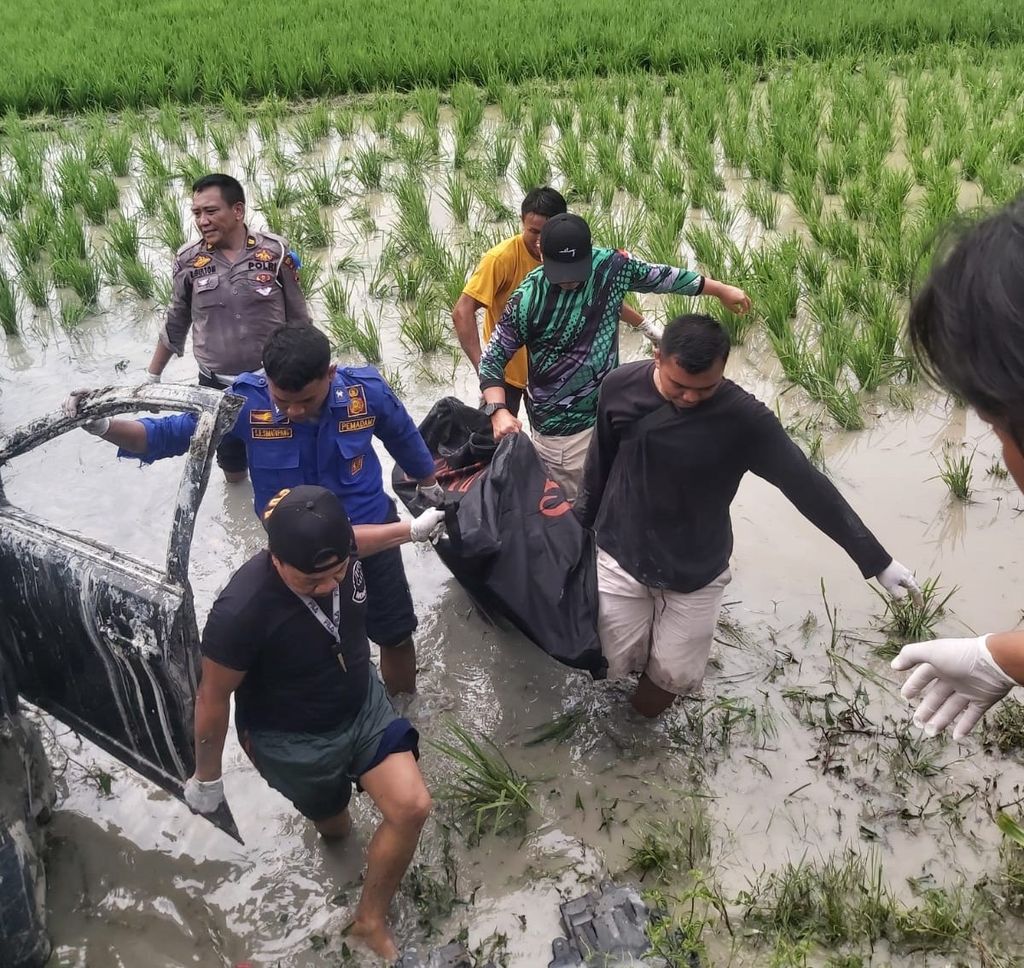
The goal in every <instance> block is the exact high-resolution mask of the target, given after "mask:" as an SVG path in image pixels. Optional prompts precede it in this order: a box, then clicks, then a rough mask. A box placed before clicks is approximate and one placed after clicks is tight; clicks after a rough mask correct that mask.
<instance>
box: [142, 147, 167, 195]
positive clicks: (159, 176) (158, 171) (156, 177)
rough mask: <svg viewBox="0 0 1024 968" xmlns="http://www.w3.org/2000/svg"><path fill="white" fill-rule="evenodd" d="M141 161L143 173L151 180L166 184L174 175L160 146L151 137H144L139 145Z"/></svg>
mask: <svg viewBox="0 0 1024 968" xmlns="http://www.w3.org/2000/svg"><path fill="white" fill-rule="evenodd" d="M139 163H140V164H141V165H142V172H143V174H144V175H145V176H146V178H148V179H149V180H150V181H153V182H159V183H161V184H163V185H166V184H168V183H169V182H170V181H171V179H172V178H173V177H174V173H173V172H172V171H171V169H170V166H169V165H168V164H167V161H166V159H165V158H164V156H163V153H162V152H161V151H160V148H159V147H158V146H157V144H156V143H155V142H154V141H152V140H151V139H150V138H146V139H144V140H143V142H142V144H141V145H139Z"/></svg>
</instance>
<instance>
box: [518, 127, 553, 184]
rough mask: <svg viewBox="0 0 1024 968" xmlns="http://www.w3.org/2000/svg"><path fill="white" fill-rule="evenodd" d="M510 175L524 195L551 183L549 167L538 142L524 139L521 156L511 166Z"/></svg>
mask: <svg viewBox="0 0 1024 968" xmlns="http://www.w3.org/2000/svg"><path fill="white" fill-rule="evenodd" d="M512 175H513V177H514V178H515V180H516V182H517V183H518V184H519V187H520V188H521V189H522V191H523V193H524V194H525V193H526V192H528V191H529V190H530V189H531V188H536V187H538V186H540V185H547V184H548V183H549V182H550V181H551V166H550V165H549V164H548V159H547V155H545V154H544V150H543V149H542V148H541V146H540V142H539V141H536V140H533V139H524V141H523V144H522V154H521V156H520V158H519V160H518V161H517V162H516V163H515V165H513V169H512Z"/></svg>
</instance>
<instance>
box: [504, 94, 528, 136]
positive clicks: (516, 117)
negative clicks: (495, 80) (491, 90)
mask: <svg viewBox="0 0 1024 968" xmlns="http://www.w3.org/2000/svg"><path fill="white" fill-rule="evenodd" d="M498 107H500V108H501V116H502V118H504V120H505V123H506V124H507V125H508V126H509V127H510V128H513V129H515V128H518V127H519V124H520V122H521V121H522V119H523V111H524V109H525V103H524V100H523V92H522V90H520V89H519V88H518V87H513V86H512V85H507V86H506V87H504V88H503V89H502V91H501V93H500V94H499V95H498Z"/></svg>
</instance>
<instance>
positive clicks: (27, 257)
mask: <svg viewBox="0 0 1024 968" xmlns="http://www.w3.org/2000/svg"><path fill="white" fill-rule="evenodd" d="M55 228H56V222H54V221H51V220H50V219H49V218H47V217H46V216H45V215H44V214H43V213H42V212H39V211H37V212H34V213H33V214H32V215H30V216H28V217H27V218H22V219H18V220H16V221H12V222H8V223H7V229H6V231H7V241H8V243H9V244H10V247H11V254H12V255H13V256H14V261H15V264H16V265H17V266H18V269H19V270H20V271H21V272H23V273H24V272H27V271H29V269H31V268H32V267H34V266H35V265H36V263H37V262H38V261H39V259H40V257H41V256H42V254H43V249H45V248H46V245H47V244H48V242H49V240H50V236H51V233H52V232H53V231H54V229H55Z"/></svg>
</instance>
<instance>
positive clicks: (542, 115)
mask: <svg viewBox="0 0 1024 968" xmlns="http://www.w3.org/2000/svg"><path fill="white" fill-rule="evenodd" d="M553 110H554V109H553V105H552V103H551V98H550V97H549V96H548V95H547V94H546V93H545V92H544V91H539V90H537V89H536V88H535V89H534V90H533V91H532V93H531V95H530V99H529V101H528V102H527V105H526V114H527V118H526V123H527V131H528V132H529V134H530V135H531V136H532V139H533V140H534V141H539V140H540V138H541V135H542V134H543V133H544V131H545V129H546V128H547V127H548V125H550V124H551V117H552V114H553Z"/></svg>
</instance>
